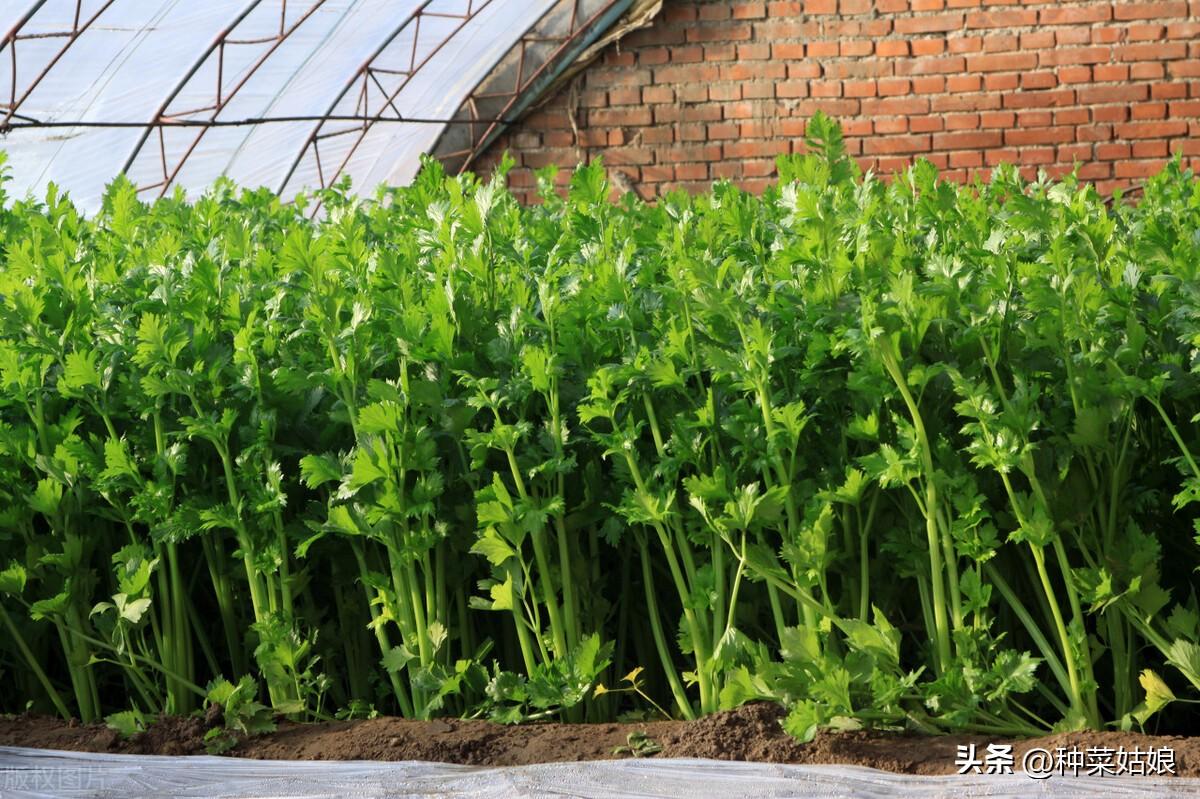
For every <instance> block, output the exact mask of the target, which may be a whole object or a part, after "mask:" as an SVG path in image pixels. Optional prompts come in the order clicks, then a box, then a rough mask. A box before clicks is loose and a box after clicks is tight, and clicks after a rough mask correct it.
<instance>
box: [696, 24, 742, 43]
mask: <svg viewBox="0 0 1200 799" xmlns="http://www.w3.org/2000/svg"><path fill="white" fill-rule="evenodd" d="M753 37H754V31H753V30H752V29H751V27H750V23H748V22H738V23H734V24H727V25H705V26H703V27H696V28H688V29H687V41H689V42H744V41H746V40H747V39H752V38H753Z"/></svg>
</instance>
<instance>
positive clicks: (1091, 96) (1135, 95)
mask: <svg viewBox="0 0 1200 799" xmlns="http://www.w3.org/2000/svg"><path fill="white" fill-rule="evenodd" d="M1149 96H1150V87H1149V86H1147V85H1145V84H1144V83H1133V84H1127V85H1124V86H1087V87H1083V88H1080V89H1079V102H1080V103H1083V104H1084V105H1094V104H1097V103H1136V102H1139V101H1141V100H1145V99H1146V98H1147V97H1149Z"/></svg>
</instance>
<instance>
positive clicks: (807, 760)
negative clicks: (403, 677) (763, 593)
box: [0, 703, 1200, 787]
mask: <svg viewBox="0 0 1200 799" xmlns="http://www.w3.org/2000/svg"><path fill="white" fill-rule="evenodd" d="M782 718H783V711H782V710H781V709H780V708H779V707H778V706H777V705H768V704H763V703H752V704H748V705H743V706H742V707H740V708H737V709H735V710H726V711H721V712H719V713H715V714H713V715H711V716H706V717H704V718H702V719H698V720H696V721H651V722H641V723H639V722H627V723H604V722H600V723H595V724H563V723H560V722H534V723H529V724H517V725H498V724H496V723H494V722H488V721H478V720H476V721H472V720H465V721H464V720H462V719H435V720H432V721H418V720H412V719H399V718H378V719H371V720H358V721H334V722H315V723H307V724H296V723H290V722H283V723H282V724H281V726H280V728H279V729H278V730H276V731H275V732H271V733H265V734H263V735H260V736H255V737H253V738H248V739H247V740H245V741H244V742H243V743H242V744H241V745H239V746H238V747H236V748H234V749H232V750H230V752H229V753H228V754H229V755H232V756H236V757H244V758H252V759H259V760H263V759H266V760H360V761H417V762H426V763H457V764H461V765H468V766H525V765H531V764H536V763H577V762H584V761H591V760H608V759H617V758H635V757H645V758H657V759H660V760H661V759H664V758H703V759H708V760H738V761H746V762H755V763H791V764H803V765H818V764H819V765H849V766H863V767H867V768H873V769H880V770H883V771H889V772H895V773H898V774H921V775H938V774H941V775H949V774H957V773H958V772H959V770H960V767H959V766H958V765H956V762H955V761H956V760H957V759H958V747H959V746H966V745H970V744H972V743H974V744H975V745H976V747H977V750H978V751H981V752H982V751H986V747H987V745H988V744H1004V743H1009V744H1012V745H1013V753H1014V762H1015V770H1016V771H1020V770H1021V762H1022V758H1023V756H1024V754H1025V752H1027V751H1028V750H1029V749H1032V748H1041V749H1045V750H1047V751H1050V752H1055V751H1057V750H1058V749H1060V748H1062V749H1066V750H1070V749H1072V748H1075V749H1076V750H1078V751H1081V752H1087V751H1088V750H1089V749H1097V748H1107V749H1110V750H1113V751H1116V750H1117V749H1118V748H1120V747H1124V748H1125V750H1126V751H1134V750H1135V749H1136V750H1139V751H1146V750H1148V749H1162V748H1167V749H1170V750H1171V751H1172V752H1174V775H1173V776H1176V777H1183V778H1196V777H1200V738H1193V737H1179V736H1151V735H1140V734H1137V733H1122V732H1103V733H1091V732H1076V733H1062V734H1059V735H1054V736H1044V737H1040V738H1032V739H1020V740H1009V741H1004V740H1001V739H994V738H988V737H983V736H979V735H969V734H957V735H954V734H951V735H939V736H934V737H930V736H920V735H903V734H899V733H889V732H878V731H870V730H860V731H857V732H843V733H839V732H822V733H820V734H818V735H817V737H816V738H815V739H814V740H813V741H811V742H809V743H806V744H801V743H799V742H797V741H796V739H795V738H793V737H792V736H791V735H788V734H787V733H786V732H784V730H783V728H782V727H781V725H780V721H782ZM211 726H212V725H211V724H206V723H205V722H204V721H203V720H202V719H199V718H182V717H178V716H175V717H166V718H164V719H162V720H160V721H159V722H157V723H156V724H154V725H153V726H151V728H150V729H149V730H147V731H146V732H144V733H139V734H137V735H135V736H132V737H128V738H124V737H122V736H121V735H119V734H118V733H117V732H116V731H115V730H113V729H111V728H109V727H107V726H105V725H103V724H99V723H97V724H91V725H80V724H68V723H67V722H64V721H62V720H61V719H53V718H47V717H33V718H14V719H9V720H0V746H23V747H32V748H41V749H56V750H65V751H75V752H107V753H120V754H137V755H203V754H204V753H205V742H204V734H205V732H206V731H207V730H208V729H210V728H211ZM631 740H632V741H633V742H634V746H630V742H631ZM638 741H643V742H646V743H645V744H644V745H643V746H642V747H640V748H638V751H635V747H636V746H637V742H638ZM1079 773H1080V775H1084V774H1086V773H1087V769H1086V768H1081V769H1080V771H1079ZM1135 785H1136V783H1135V784H1134V785H1131V786H1130V787H1135Z"/></svg>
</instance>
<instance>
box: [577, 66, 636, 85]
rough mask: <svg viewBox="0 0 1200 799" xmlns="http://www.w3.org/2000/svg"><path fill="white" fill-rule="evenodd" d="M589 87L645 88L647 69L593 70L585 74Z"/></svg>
mask: <svg viewBox="0 0 1200 799" xmlns="http://www.w3.org/2000/svg"><path fill="white" fill-rule="evenodd" d="M587 83H588V86H589V87H598V86H645V85H646V84H648V83H650V70H648V69H619V70H618V69H593V70H591V71H589V72H588V73H587Z"/></svg>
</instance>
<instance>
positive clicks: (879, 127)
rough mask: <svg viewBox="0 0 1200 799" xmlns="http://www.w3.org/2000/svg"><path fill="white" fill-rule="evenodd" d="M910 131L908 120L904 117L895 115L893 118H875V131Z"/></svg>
mask: <svg viewBox="0 0 1200 799" xmlns="http://www.w3.org/2000/svg"><path fill="white" fill-rule="evenodd" d="M906 132H908V120H907V119H905V118H904V117H893V118H891V119H877V120H875V133H877V134H879V133H906Z"/></svg>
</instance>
